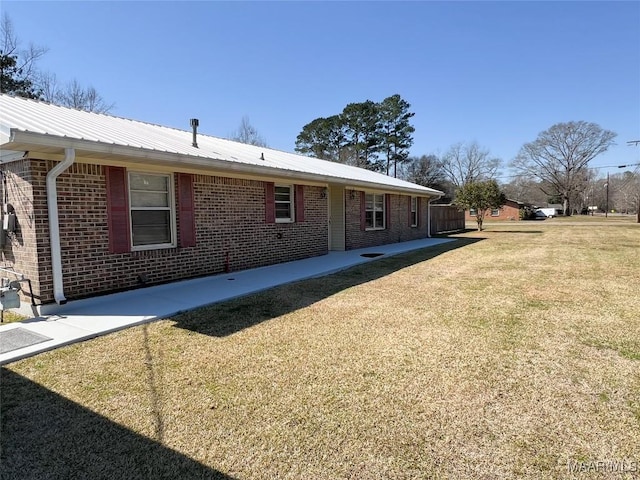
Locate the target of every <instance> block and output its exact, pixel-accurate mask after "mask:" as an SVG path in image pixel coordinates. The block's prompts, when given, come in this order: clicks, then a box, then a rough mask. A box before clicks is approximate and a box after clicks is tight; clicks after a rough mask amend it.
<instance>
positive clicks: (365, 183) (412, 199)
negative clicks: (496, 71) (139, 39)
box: [0, 95, 442, 310]
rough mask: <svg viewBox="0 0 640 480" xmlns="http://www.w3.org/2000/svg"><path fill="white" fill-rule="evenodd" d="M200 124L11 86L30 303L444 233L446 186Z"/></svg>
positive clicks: (3, 115)
mask: <svg viewBox="0 0 640 480" xmlns="http://www.w3.org/2000/svg"><path fill="white" fill-rule="evenodd" d="M194 124H195V126H194V128H193V131H183V130H177V129H173V128H168V127H163V126H158V125H151V124H147V123H143V122H138V121H132V120H128V119H123V118H117V117H113V116H109V115H102V114H95V113H88V112H82V111H78V110H73V109H68V108H64V107H59V106H55V105H51V104H47V103H44V102H38V101H34V100H26V99H22V98H14V97H10V96H7V95H0V147H1V150H0V170H1V174H2V176H1V180H2V182H1V186H2V199H3V209H2V211H3V231H2V232H0V237H1V238H0V239H1V240H2V248H1V251H2V261H3V265H2V267H4V268H8V269H13V270H15V271H16V272H19V273H21V274H24V276H25V277H26V278H28V279H29V280H30V281H31V287H32V295H30V294H29V292H28V291H27V292H25V291H24V290H26V289H23V292H22V293H21V297H22V298H21V299H22V301H23V302H29V303H32V304H33V305H34V309H36V310H38V309H39V308H40V306H41V305H42V306H44V305H47V304H51V303H53V302H56V303H59V304H62V303H65V302H66V301H67V300H73V299H79V298H83V297H89V296H94V295H99V294H105V293H109V292H114V291H119V290H126V289H130V288H134V287H139V286H142V285H151V284H157V283H163V282H169V281H174V280H179V279H186V278H193V277H198V276H204V275H213V274H218V273H223V272H228V271H234V270H240V269H247V268H253V267H259V266H264V265H269V264H274V263H279V262H286V261H291V260H298V259H303V258H307V257H312V256H317V255H323V254H327V253H328V252H329V251H332V250H348V249H354V248H360V247H370V246H375V245H382V244H386V243H394V242H401V241H407V240H414V239H419V238H425V237H428V236H429V234H430V225H429V222H430V217H429V212H430V202H431V200H433V199H436V198H439V197H440V196H441V195H442V192H439V191H437V190H433V189H430V188H426V187H422V186H419V185H415V184H412V183H409V182H405V181H402V180H398V179H395V178H391V177H388V176H386V175H382V174H378V173H375V172H371V171H368V170H364V169H360V168H356V167H351V166H347V165H342V164H337V163H333V162H328V161H323V160H319V159H316V158H310V157H305V156H300V155H295V154H291V153H286V152H281V151H276V150H271V149H267V148H263V147H257V146H253V145H245V144H240V143H237V142H232V141H229V140H224V139H220V138H216V137H211V136H206V135H200V134H198V133H197V131H196V126H197V122H194ZM1 276H3V277H6V276H7V274H6V273H3V274H2V275H1ZM30 297H31V298H30Z"/></svg>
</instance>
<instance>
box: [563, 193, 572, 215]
mask: <svg viewBox="0 0 640 480" xmlns="http://www.w3.org/2000/svg"><path fill="white" fill-rule="evenodd" d="M570 208H571V207H570V205H569V199H568V198H567V197H564V198H563V199H562V211H563V212H564V216H565V217H568V216H570V215H571V210H569V209H570Z"/></svg>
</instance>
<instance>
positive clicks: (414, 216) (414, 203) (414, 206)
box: [409, 197, 418, 227]
mask: <svg viewBox="0 0 640 480" xmlns="http://www.w3.org/2000/svg"><path fill="white" fill-rule="evenodd" d="M409 201H410V202H411V226H412V227H417V226H418V197H411V200H409Z"/></svg>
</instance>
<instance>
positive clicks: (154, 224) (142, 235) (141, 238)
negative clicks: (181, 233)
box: [131, 210, 171, 246]
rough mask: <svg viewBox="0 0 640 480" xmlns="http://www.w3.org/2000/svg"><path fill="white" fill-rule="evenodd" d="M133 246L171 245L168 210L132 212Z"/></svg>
mask: <svg viewBox="0 0 640 480" xmlns="http://www.w3.org/2000/svg"><path fill="white" fill-rule="evenodd" d="M131 231H132V233H133V245H134V246H139V245H155V244H162V243H171V222H170V213H169V211H168V210H164V211H163V210H160V211H158V210H132V211H131Z"/></svg>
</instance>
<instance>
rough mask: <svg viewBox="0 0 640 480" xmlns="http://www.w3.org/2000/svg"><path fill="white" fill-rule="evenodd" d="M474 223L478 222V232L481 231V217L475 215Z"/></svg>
mask: <svg viewBox="0 0 640 480" xmlns="http://www.w3.org/2000/svg"><path fill="white" fill-rule="evenodd" d="M476 221H477V222H478V231H479V232H481V231H482V215H476Z"/></svg>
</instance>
